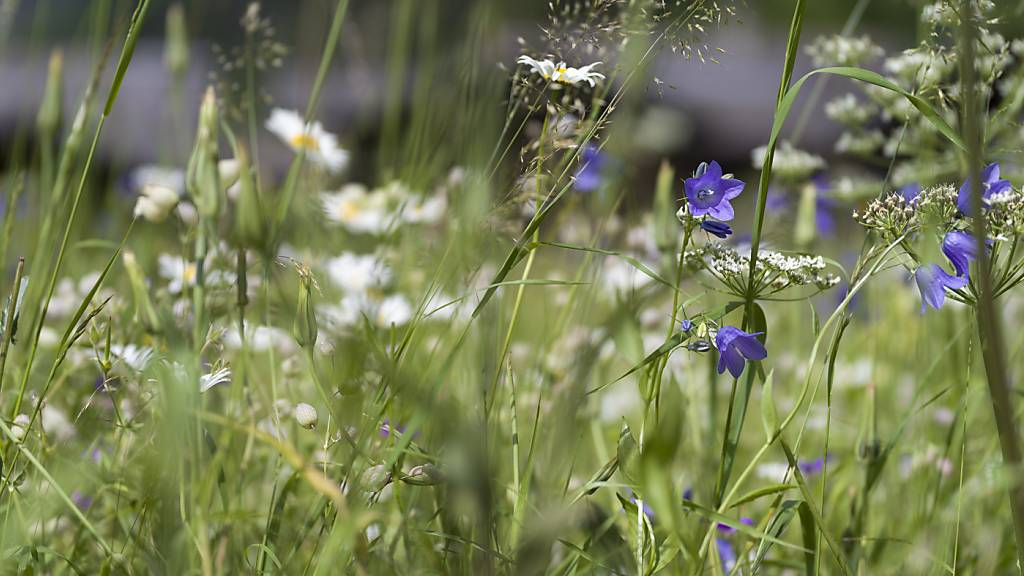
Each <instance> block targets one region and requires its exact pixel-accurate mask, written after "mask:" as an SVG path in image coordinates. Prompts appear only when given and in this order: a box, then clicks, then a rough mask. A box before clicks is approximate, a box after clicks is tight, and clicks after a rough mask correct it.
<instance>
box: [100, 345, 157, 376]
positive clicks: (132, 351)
mask: <svg viewBox="0 0 1024 576" xmlns="http://www.w3.org/2000/svg"><path fill="white" fill-rule="evenodd" d="M110 353H111V354H112V355H114V357H116V358H117V359H118V360H120V361H121V362H122V363H124V365H125V366H127V367H128V368H130V369H132V370H133V371H135V372H142V371H143V370H145V369H146V366H148V365H149V361H150V360H152V358H153V349H152V348H150V347H148V346H136V345H135V344H112V345H111V346H110Z"/></svg>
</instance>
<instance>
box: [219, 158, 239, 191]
mask: <svg viewBox="0 0 1024 576" xmlns="http://www.w3.org/2000/svg"><path fill="white" fill-rule="evenodd" d="M241 168H242V165H241V164H239V162H238V159H237V158H227V159H225V160H220V161H218V162H217V172H218V174H219V176H218V177H219V179H220V187H221V188H223V189H225V190H227V189H228V188H230V187H231V185H232V184H234V183H235V182H237V181H238V175H239V174H240V173H241Z"/></svg>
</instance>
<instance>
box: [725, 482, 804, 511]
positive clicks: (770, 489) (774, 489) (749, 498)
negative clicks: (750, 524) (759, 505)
mask: <svg viewBox="0 0 1024 576" xmlns="http://www.w3.org/2000/svg"><path fill="white" fill-rule="evenodd" d="M793 488H796V485H794V484H772V485H771V486H764V487H761V488H758V489H757V490H751V491H750V492H747V493H746V494H744V495H743V496H740V497H739V498H737V499H736V500H734V501H733V502H732V503H731V504H729V508H736V507H739V506H742V505H744V504H747V503H749V502H753V501H755V500H758V499H760V498H763V497H765V496H771V495H773V494H780V493H782V492H785V491H787V490H792V489H793Z"/></svg>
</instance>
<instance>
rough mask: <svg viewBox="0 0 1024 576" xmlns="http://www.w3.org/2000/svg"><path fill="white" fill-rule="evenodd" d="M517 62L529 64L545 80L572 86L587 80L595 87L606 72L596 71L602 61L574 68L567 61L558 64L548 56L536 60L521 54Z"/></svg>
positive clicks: (532, 70) (531, 69)
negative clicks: (567, 64)
mask: <svg viewBox="0 0 1024 576" xmlns="http://www.w3.org/2000/svg"><path fill="white" fill-rule="evenodd" d="M516 63H518V64H525V65H526V66H529V67H530V71H531V72H534V73H537V74H540V75H541V77H543V78H544V79H545V80H551V81H552V82H561V83H563V84H569V85H571V86H576V85H578V84H579V83H581V82H586V83H587V84H589V85H590V87H591V88H593V87H594V86H596V85H597V81H598V80H603V79H604V74H601V73H600V72H595V71H594V68H595V67H597V66H598V65H600V64H601V62H594V63H592V64H587V65H586V66H583V67H580V68H573V67H570V66H566V64H565V62H558V64H555V63H554V62H553V61H552V60H549V59H547V58H545V59H544V60H535V59H533V58H530V57H529V56H520V57H519V59H518V60H516Z"/></svg>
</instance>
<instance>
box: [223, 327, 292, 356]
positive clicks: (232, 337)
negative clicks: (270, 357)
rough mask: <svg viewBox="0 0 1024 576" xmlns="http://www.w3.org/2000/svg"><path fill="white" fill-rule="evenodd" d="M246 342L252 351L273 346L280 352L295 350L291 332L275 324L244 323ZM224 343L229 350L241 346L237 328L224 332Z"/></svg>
mask: <svg viewBox="0 0 1024 576" xmlns="http://www.w3.org/2000/svg"><path fill="white" fill-rule="evenodd" d="M245 337H246V344H247V345H248V347H249V350H251V351H253V352H266V351H268V350H270V349H271V348H273V349H274V350H276V351H278V352H281V353H282V354H290V353H292V352H294V351H295V340H294V339H293V338H292V336H291V334H290V333H288V332H287V331H285V330H282V329H280V328H278V327H276V326H254V325H252V324H246V325H245ZM223 338H224V345H225V346H226V347H228V348H229V349H231V350H240V349H241V348H242V337H241V334H240V333H239V332H238V329H237V328H230V329H228V330H227V331H225V332H224V337H223Z"/></svg>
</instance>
